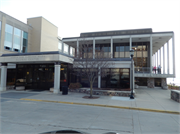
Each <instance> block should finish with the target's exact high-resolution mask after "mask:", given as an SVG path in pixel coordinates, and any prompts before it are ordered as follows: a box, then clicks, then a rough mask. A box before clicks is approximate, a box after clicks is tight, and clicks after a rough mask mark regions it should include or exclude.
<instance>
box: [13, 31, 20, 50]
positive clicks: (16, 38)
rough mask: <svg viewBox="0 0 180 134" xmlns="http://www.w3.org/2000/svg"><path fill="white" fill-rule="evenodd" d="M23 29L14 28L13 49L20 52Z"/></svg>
mask: <svg viewBox="0 0 180 134" xmlns="http://www.w3.org/2000/svg"><path fill="white" fill-rule="evenodd" d="M20 46H21V30H19V29H17V28H14V39H13V51H17V52H20Z"/></svg>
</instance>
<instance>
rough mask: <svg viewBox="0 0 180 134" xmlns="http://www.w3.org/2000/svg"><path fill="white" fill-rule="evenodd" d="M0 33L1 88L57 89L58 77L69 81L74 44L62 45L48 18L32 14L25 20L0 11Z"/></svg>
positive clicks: (62, 81)
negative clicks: (71, 45) (25, 21)
mask: <svg viewBox="0 0 180 134" xmlns="http://www.w3.org/2000/svg"><path fill="white" fill-rule="evenodd" d="M0 34H1V36H0V55H1V58H0V62H1V85H0V90H1V91H4V90H6V89H7V86H10V85H15V88H17V87H19V86H21V87H22V86H24V87H25V88H27V89H49V88H50V87H53V86H54V87H55V89H57V90H55V92H58V89H59V86H60V81H61V83H62V85H67V84H68V83H67V67H68V64H72V62H73V60H72V57H73V55H74V54H73V52H74V48H72V47H69V46H68V45H67V44H64V45H63V46H62V44H61V39H60V37H59V36H58V28H57V27H56V26H55V25H53V24H52V23H51V22H49V21H48V20H46V19H45V18H43V17H34V18H28V19H27V24H25V23H23V22H21V21H19V20H17V19H15V18H13V17H11V16H9V15H7V14H5V13H3V12H0ZM60 70H61V72H62V73H63V74H62V75H60ZM60 76H61V77H60ZM58 81H59V82H58ZM54 82H55V83H54Z"/></svg>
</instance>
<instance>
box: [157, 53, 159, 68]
mask: <svg viewBox="0 0 180 134" xmlns="http://www.w3.org/2000/svg"><path fill="white" fill-rule="evenodd" d="M158 54H159V50H158V51H157V67H158V66H159V59H158V58H159V56H158Z"/></svg>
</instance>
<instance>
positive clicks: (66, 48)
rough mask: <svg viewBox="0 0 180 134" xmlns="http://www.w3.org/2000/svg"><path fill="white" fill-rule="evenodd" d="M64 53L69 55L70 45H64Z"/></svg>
mask: <svg viewBox="0 0 180 134" xmlns="http://www.w3.org/2000/svg"><path fill="white" fill-rule="evenodd" d="M64 53H67V54H68V45H67V44H65V43H64Z"/></svg>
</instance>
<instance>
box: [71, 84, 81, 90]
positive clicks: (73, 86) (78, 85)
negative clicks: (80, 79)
mask: <svg viewBox="0 0 180 134" xmlns="http://www.w3.org/2000/svg"><path fill="white" fill-rule="evenodd" d="M81 87H82V85H81V84H80V83H70V85H69V89H78V88H81Z"/></svg>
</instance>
